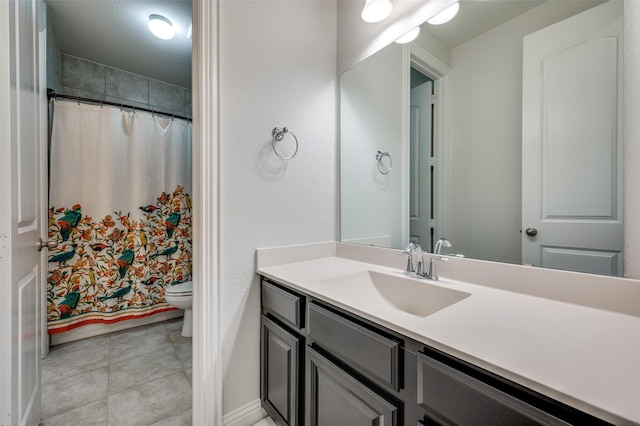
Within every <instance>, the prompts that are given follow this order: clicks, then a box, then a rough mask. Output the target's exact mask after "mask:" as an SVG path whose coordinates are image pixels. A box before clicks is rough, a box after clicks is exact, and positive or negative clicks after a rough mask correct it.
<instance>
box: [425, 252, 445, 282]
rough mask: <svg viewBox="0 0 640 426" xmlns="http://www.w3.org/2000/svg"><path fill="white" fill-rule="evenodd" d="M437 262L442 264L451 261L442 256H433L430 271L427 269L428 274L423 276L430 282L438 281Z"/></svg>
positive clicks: (430, 261) (430, 259)
mask: <svg viewBox="0 0 640 426" xmlns="http://www.w3.org/2000/svg"><path fill="white" fill-rule="evenodd" d="M436 260H438V261H440V262H448V261H449V259H447V258H446V257H442V256H431V257H430V258H429V269H427V273H426V274H424V275H423V276H424V277H425V278H426V279H428V280H433V281H438V280H439V278H438V274H437V273H436Z"/></svg>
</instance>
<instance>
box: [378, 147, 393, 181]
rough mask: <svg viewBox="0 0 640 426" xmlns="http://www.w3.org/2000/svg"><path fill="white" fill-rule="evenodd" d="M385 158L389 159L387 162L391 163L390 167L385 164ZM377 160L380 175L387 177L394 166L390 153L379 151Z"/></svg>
mask: <svg viewBox="0 0 640 426" xmlns="http://www.w3.org/2000/svg"><path fill="white" fill-rule="evenodd" d="M385 157H387V158H388V159H389V161H387V163H389V164H388V165H387V164H385V161H384V158H385ZM376 160H377V161H378V170H379V171H380V173H382V174H383V175H386V174H388V173H389V172H390V171H391V167H392V166H393V160H391V156H390V155H389V151H385V152H382V151H377V152H376Z"/></svg>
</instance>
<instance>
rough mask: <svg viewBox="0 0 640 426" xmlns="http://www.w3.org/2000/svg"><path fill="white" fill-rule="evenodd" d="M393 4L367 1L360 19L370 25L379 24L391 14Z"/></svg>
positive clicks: (384, 1) (382, 1)
mask: <svg viewBox="0 0 640 426" xmlns="http://www.w3.org/2000/svg"><path fill="white" fill-rule="evenodd" d="M392 9H393V3H391V1H390V0H367V1H366V2H365V4H364V7H363V8H362V12H361V13H360V17H361V18H362V20H363V21H364V22H368V23H370V24H373V23H376V22H380V21H382V20H383V19H385V18H386V17H387V16H389V15H390V14H391V10H392Z"/></svg>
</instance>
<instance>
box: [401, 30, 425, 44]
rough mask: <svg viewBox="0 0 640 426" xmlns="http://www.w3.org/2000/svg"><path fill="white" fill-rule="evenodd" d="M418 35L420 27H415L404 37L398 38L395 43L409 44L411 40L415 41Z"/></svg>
mask: <svg viewBox="0 0 640 426" xmlns="http://www.w3.org/2000/svg"><path fill="white" fill-rule="evenodd" d="M419 34H420V27H415V28H414V29H412V30H411V31H409V32H408V33H406V34H405V35H403V36H401V37H400V38H398V39H397V40H396V43H398V44H406V43H411V42H412V41H413V40H415V39H416V38H417V37H418V35H419Z"/></svg>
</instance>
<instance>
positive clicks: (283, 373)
mask: <svg viewBox="0 0 640 426" xmlns="http://www.w3.org/2000/svg"><path fill="white" fill-rule="evenodd" d="M262 314H263V315H262V354H261V355H262V358H261V360H262V361H261V362H262V402H263V406H264V408H265V409H266V410H267V412H268V413H269V414H270V415H271V417H272V418H273V419H274V420H275V421H276V423H278V424H279V425H303V424H304V425H305V426H343V425H345V426H373V425H376V426H396V425H398V426H399V425H405V426H416V425H425V426H426V425H446V426H452V425H460V426H476V425H483V426H484V425H495V426H502V425H523V426H527V425H568V424H573V425H607V424H608V423H606V422H604V421H602V420H600V419H598V418H595V417H593V416H591V415H589V414H586V413H584V412H581V411H579V410H576V409H575V408H572V407H569V406H567V405H565V404H562V403H560V402H558V401H555V400H553V399H551V398H549V397H546V396H544V395H541V394H539V393H536V392H534V391H532V390H530V389H527V388H525V387H523V386H521V385H519V384H516V383H514V382H511V381H509V380H507V379H504V378H503V377H500V376H498V375H496V374H493V373H491V372H488V371H486V370H484V369H481V368H480V367H477V366H476V365H473V364H470V363H468V362H465V361H462V360H460V359H458V358H455V357H453V356H451V355H449V354H446V353H444V352H441V351H438V350H436V349H434V348H432V347H429V346H425V345H424V344H422V343H420V342H417V341H414V340H412V339H409V338H407V337H406V336H403V335H401V334H398V333H396V332H394V331H391V330H389V329H387V328H385V327H382V326H380V325H379V324H377V323H374V322H372V321H369V320H366V319H363V318H361V317H359V316H357V315H354V314H352V313H350V312H347V311H345V310H343V309H340V308H338V307H336V306H333V305H331V304H328V303H326V302H323V301H321V300H317V299H315V298H314V297H311V296H309V295H305V294H302V293H300V292H297V291H295V290H293V289H290V288H289V287H287V286H285V285H281V284H278V283H275V282H273V281H271V280H268V279H263V280H262Z"/></svg>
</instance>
